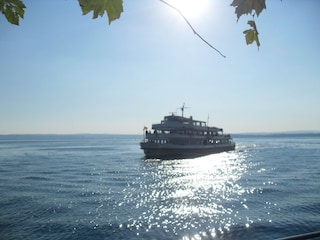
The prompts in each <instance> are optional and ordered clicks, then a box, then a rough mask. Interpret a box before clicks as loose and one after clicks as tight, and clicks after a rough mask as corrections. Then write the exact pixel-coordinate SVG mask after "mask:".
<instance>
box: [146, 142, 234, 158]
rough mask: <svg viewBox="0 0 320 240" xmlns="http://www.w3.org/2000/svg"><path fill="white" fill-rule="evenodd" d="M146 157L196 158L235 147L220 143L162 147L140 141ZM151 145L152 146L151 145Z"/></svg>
mask: <svg viewBox="0 0 320 240" xmlns="http://www.w3.org/2000/svg"><path fill="white" fill-rule="evenodd" d="M140 145H141V149H143V151H144V154H145V157H146V158H158V159H182V158H196V157H201V156H206V155H210V154H214V153H221V152H227V151H232V150H234V149H235V144H228V145H221V146H217V145H215V146H209V145H203V146H193V147H190V146H185V145H181V146H172V145H171V146H169V147H163V146H159V145H155V144H146V143H141V144H140ZM152 145H153V146H152Z"/></svg>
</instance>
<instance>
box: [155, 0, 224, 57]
mask: <svg viewBox="0 0 320 240" xmlns="http://www.w3.org/2000/svg"><path fill="white" fill-rule="evenodd" d="M159 1H160V2H162V3H164V4H166V5H167V6H169V7H171V8H172V9H174V10H175V11H177V12H178V13H179V14H180V16H181V17H182V18H183V19H184V21H185V22H186V23H187V24H188V26H189V27H190V28H191V30H192V31H193V33H194V34H195V35H197V36H198V37H199V38H200V39H201V40H202V41H203V42H204V43H206V44H207V45H208V46H209V47H211V48H212V49H213V50H215V51H216V52H217V53H219V54H220V55H221V56H222V57H224V58H225V57H226V56H225V55H223V54H222V53H221V52H220V51H219V50H218V49H216V48H215V47H214V46H212V45H211V44H210V43H209V42H207V41H206V40H205V39H204V38H203V37H202V36H201V35H200V34H199V33H198V32H197V31H196V30H195V29H194V28H193V26H192V25H191V23H190V22H189V21H188V19H187V18H186V17H185V16H184V15H183V14H182V12H181V11H180V10H179V9H178V8H176V7H175V6H173V5H171V4H170V3H168V2H166V1H164V0H159Z"/></svg>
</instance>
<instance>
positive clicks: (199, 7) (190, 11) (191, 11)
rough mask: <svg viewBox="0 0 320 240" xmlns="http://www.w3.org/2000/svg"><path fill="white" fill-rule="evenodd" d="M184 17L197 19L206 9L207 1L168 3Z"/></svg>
mask: <svg viewBox="0 0 320 240" xmlns="http://www.w3.org/2000/svg"><path fill="white" fill-rule="evenodd" d="M168 3H170V4H171V5H172V6H174V7H175V8H177V9H178V10H179V11H180V12H181V13H182V14H183V15H184V16H185V17H199V16H201V14H202V13H203V12H204V11H205V9H206V8H207V7H208V0H171V1H168Z"/></svg>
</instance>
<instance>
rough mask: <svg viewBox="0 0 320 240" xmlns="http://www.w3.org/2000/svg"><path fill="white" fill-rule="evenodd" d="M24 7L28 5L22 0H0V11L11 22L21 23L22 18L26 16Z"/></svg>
mask: <svg viewBox="0 0 320 240" xmlns="http://www.w3.org/2000/svg"><path fill="white" fill-rule="evenodd" d="M24 8H26V6H25V5H24V3H23V2H22V1H21V0H0V11H1V12H2V13H3V14H4V15H5V16H6V18H7V20H8V22H10V23H11V24H15V25H19V20H20V18H23V17H24Z"/></svg>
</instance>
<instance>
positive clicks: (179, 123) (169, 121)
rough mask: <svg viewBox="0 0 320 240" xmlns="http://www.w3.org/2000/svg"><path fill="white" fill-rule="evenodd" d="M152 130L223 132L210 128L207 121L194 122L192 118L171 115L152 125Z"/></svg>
mask: <svg viewBox="0 0 320 240" xmlns="http://www.w3.org/2000/svg"><path fill="white" fill-rule="evenodd" d="M152 129H155V130H179V129H192V130H210V131H222V129H220V128H216V127H208V126H207V123H206V122H205V121H199V120H194V119H193V118H192V116H190V117H189V118H186V117H182V116H176V115H173V114H172V115H170V116H165V117H164V119H163V120H162V121H161V123H158V124H152Z"/></svg>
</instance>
